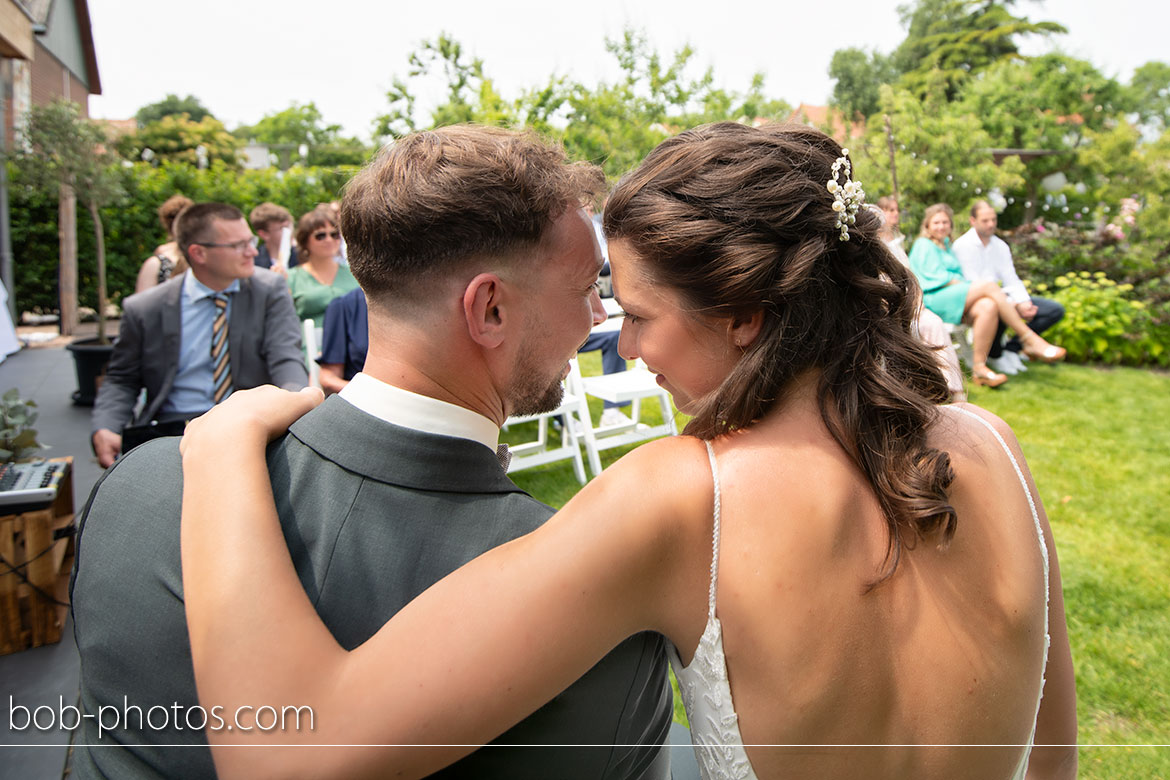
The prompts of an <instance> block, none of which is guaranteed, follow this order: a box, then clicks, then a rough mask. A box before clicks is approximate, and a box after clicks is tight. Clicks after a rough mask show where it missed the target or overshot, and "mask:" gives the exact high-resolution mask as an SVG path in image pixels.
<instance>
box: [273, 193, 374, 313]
mask: <svg viewBox="0 0 1170 780" xmlns="http://www.w3.org/2000/svg"><path fill="white" fill-rule="evenodd" d="M297 246H298V247H300V252H299V257H300V264H299V265H298V266H297V267H296V268H293V269H292V270H290V271H289V272H288V289H289V291H290V292H291V293H292V297H293V305H294V306H295V307H296V310H297V316H298V317H300V318H301V319H302V320H306V319H312V320H313V323H314V324H315V325H316V327H318V328H320V327H322V326H323V324H324V321H325V309H326V308H328V307H329V302H330V301H332V300H333V299H334V298H336V297H338V296H340V295H345V294H346V293H347V292H349V291H350V290H355V289H357V287H358V283H357V280H356V279H354V278H353V274H351V273H350V272H349V269H348V268H347V267H345V266H343V265H340V264H339V263H338V262H337V253H338V248H339V247H340V246H341V231H340V230H339V229H338V227H337V218H336V217H335V216H334V214H333V211H332V210H331V209H330V208H329V207H328V206H318V207H317V208H315V209H313V210H312V211H310V212H309V213H308V214H306V215H304V216H303V217H301V219H300V222H298V223H297Z"/></svg>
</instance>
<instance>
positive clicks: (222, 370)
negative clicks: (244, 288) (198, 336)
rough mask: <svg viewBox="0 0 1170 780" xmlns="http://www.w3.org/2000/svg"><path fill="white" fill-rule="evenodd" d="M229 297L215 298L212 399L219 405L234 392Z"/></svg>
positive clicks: (212, 335) (212, 339) (212, 341)
mask: <svg viewBox="0 0 1170 780" xmlns="http://www.w3.org/2000/svg"><path fill="white" fill-rule="evenodd" d="M227 305H228V302H227V296H226V295H217V296H215V322H214V323H212V325H211V367H212V370H211V384H212V387H213V388H214V390H213V391H212V398H213V399H214V401H215V403H219V402H220V401H222V400H223V399H225V398H227V396H228V393H230V392H231V391H232V369H231V365H230V364H229V363H230V361H229V359H228V319H227Z"/></svg>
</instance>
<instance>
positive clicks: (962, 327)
mask: <svg viewBox="0 0 1170 780" xmlns="http://www.w3.org/2000/svg"><path fill="white" fill-rule="evenodd" d="M943 324H944V325H946V326H947V330H948V331H950V334H951V341H952V342H953V343H954V345H955V352H956V353H958V355H959V360H961V361H963V363H964V364H965V365H966V366H967V368H970V367H971V366H973V365H975V363H974V355H975V334H974V333H972V332H971V326H970V325H967V324H966V323H963V322H960V323H959V324H958V325H952V324H951V323H949V322H944V323H943Z"/></svg>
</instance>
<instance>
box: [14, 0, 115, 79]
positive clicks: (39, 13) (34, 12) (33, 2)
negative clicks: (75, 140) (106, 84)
mask: <svg viewBox="0 0 1170 780" xmlns="http://www.w3.org/2000/svg"><path fill="white" fill-rule="evenodd" d="M15 1H16V2H18V3H20V4H21V5H23V6H24V7H25V9H26V10H27V11H28V12H29V15H30V16H31V17H32V19H33V24H34V25H38V26H40V32H43V31H44V29H45V25H47V24H48V23H49V16H50V14H51V13H52V11H53V4H54V3H71V4H72V5H73V14H74V16H75V17H76V18H77V30H78V33H79V35H80V38H81V39H80V40H79V41H78V43H80V45H81V55H82V58H83V59H84V60H85V81H86V84H87V86H88V88H89V94H91V95H100V94H102V80H101V76H100V75H99V74H98V64H97V53H96V52H95V50H94V46H93V28H92V27H91V25H90V20H89V3H87V2H86V0H15Z"/></svg>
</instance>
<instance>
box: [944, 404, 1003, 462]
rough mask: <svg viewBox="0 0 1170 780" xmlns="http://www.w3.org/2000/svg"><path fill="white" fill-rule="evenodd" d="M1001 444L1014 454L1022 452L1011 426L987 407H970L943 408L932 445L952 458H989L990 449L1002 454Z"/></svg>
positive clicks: (962, 405)
mask: <svg viewBox="0 0 1170 780" xmlns="http://www.w3.org/2000/svg"><path fill="white" fill-rule="evenodd" d="M1000 440H1002V441H1003V443H1004V444H1006V445H1007V446H1008V448H1009V449H1011V450H1012V451H1013V453H1018V452H1019V443H1018V442H1017V441H1016V435H1015V433H1014V432H1013V431H1012V429H1011V426H1010V425H1008V424H1007V423H1006V422H1004V420H1003V419H1002V418H1000V417H998V416H996V415H995V414H992V413H991V412H989V411H987V410H986V409H984V408H983V407H980V406H976V405H975V404H970V403H960V404H951V405H949V406H940V407H939V412H938V418H937V420H936V421H935V424H934V425H933V426H932V427H931V431H930V443H931V444H932V445H933V446H935V447H938V448H939V449H943V450H946V451H947V452H949V453H951V455H952V457H971V456H978V457H979V458H980V459H982V457H983V456H984V455H985V453H986V451H987V449H988V448H994V449H995V450H996V451H999V452H1002V449H1003V448H1002V445H1001V444H1000Z"/></svg>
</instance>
